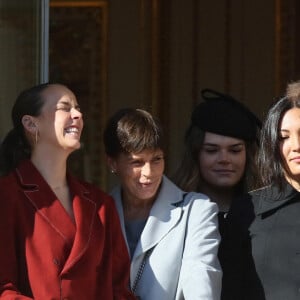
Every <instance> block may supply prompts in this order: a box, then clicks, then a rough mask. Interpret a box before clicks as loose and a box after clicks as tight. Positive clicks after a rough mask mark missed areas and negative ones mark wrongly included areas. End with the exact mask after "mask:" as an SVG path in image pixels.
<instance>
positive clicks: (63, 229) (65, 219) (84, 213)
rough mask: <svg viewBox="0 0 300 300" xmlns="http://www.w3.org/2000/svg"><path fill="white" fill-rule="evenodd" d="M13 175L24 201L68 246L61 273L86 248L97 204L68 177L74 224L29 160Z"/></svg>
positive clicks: (84, 189)
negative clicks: (66, 257)
mask: <svg viewBox="0 0 300 300" xmlns="http://www.w3.org/2000/svg"><path fill="white" fill-rule="evenodd" d="M16 175H17V178H18V179H19V182H20V185H21V188H22V189H23V192H24V194H25V196H26V198H27V199H28V200H29V202H30V203H31V204H32V205H33V206H34V207H35V209H36V212H37V213H38V214H39V215H40V216H41V217H42V218H44V220H45V221H46V222H47V223H48V224H49V226H51V227H52V228H53V229H54V231H55V232H56V233H57V234H59V235H60V236H61V237H62V238H63V239H64V240H65V241H66V244H67V245H69V249H70V254H69V257H68V259H67V261H66V263H65V266H64V269H63V272H64V271H65V270H67V269H69V268H70V267H71V266H73V265H74V264H75V263H76V261H78V260H79V259H80V257H81V256H82V255H83V253H84V252H85V250H86V249H87V248H88V245H89V241H90V236H91V230H92V225H93V223H94V220H95V217H96V203H95V202H94V201H93V200H92V199H91V196H90V191H89V190H87V189H86V188H85V187H84V186H83V185H82V184H80V183H79V181H78V180H76V179H75V178H74V177H72V176H71V175H68V176H67V181H68V184H69V187H70V190H71V191H72V195H73V210H74V217H75V223H76V225H75V224H74V223H73V221H72V220H71V218H70V217H69V215H68V213H67V212H66V211H65V209H64V208H63V206H62V205H61V203H60V202H59V200H58V199H57V197H56V195H55V194H54V193H53V191H52V190H51V188H50V187H49V185H48V184H47V182H46V181H45V180H44V178H43V177H42V176H41V175H40V173H39V172H38V170H37V169H36V168H35V166H34V165H33V164H32V163H31V161H29V160H26V161H23V162H22V163H21V164H20V165H19V166H18V167H17V168H16Z"/></svg>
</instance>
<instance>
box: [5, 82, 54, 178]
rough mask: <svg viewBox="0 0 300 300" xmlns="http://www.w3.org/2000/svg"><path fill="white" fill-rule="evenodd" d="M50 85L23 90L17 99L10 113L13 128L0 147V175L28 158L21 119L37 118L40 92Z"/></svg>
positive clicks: (28, 150)
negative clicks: (25, 116) (28, 116)
mask: <svg viewBox="0 0 300 300" xmlns="http://www.w3.org/2000/svg"><path fill="white" fill-rule="evenodd" d="M49 85H50V83H43V84H40V85H37V86H34V87H31V88H29V89H27V90H24V91H23V92H21V93H20V94H19V96H18V97H17V99H16V101H15V103H14V105H13V108H12V112H11V118H12V123H13V128H12V129H11V130H10V131H9V132H8V133H7V134H6V136H5V137H4V139H3V140H2V143H1V145H0V175H5V174H7V173H8V172H10V171H11V170H12V169H14V168H15V167H16V166H17V165H18V164H19V162H20V161H21V160H23V159H26V158H30V156H31V145H30V143H29V142H28V140H27V138H26V136H25V132H24V127H23V124H22V118H23V116H24V115H30V116H38V115H39V114H40V112H41V109H42V106H43V104H44V100H43V97H42V92H43V91H44V90H45V89H46V88H47V87H49Z"/></svg>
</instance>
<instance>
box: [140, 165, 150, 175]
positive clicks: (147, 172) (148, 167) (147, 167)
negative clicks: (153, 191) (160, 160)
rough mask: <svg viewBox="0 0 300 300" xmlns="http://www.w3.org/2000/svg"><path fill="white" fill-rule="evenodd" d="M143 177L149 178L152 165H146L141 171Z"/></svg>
mask: <svg viewBox="0 0 300 300" xmlns="http://www.w3.org/2000/svg"><path fill="white" fill-rule="evenodd" d="M141 174H142V176H145V177H149V176H150V175H151V165H150V163H145V164H144V165H143V167H142V170H141Z"/></svg>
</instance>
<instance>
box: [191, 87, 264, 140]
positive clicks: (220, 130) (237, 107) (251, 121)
mask: <svg viewBox="0 0 300 300" xmlns="http://www.w3.org/2000/svg"><path fill="white" fill-rule="evenodd" d="M201 96H202V98H203V100H204V101H203V102H201V103H199V104H198V105H197V106H196V107H195V109H194V111H193V113H192V120H191V121H192V126H197V127H198V128H200V129H201V130H203V131H208V132H212V133H216V134H220V135H225V136H231V137H235V138H239V139H242V140H245V141H252V140H253V141H254V140H255V139H256V138H257V132H258V130H259V129H260V128H261V121H260V120H259V119H258V118H257V117H256V115H255V114H253V113H252V112H251V111H250V110H249V109H248V108H247V107H246V106H245V105H243V104H242V103H241V102H238V101H237V100H235V99H234V98H232V97H231V96H229V95H225V94H222V93H220V92H216V91H214V90H211V89H204V90H202V91H201Z"/></svg>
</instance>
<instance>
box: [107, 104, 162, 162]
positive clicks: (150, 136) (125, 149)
mask: <svg viewBox="0 0 300 300" xmlns="http://www.w3.org/2000/svg"><path fill="white" fill-rule="evenodd" d="M103 140H104V146H105V152H106V154H107V155H108V156H110V157H114V158H116V157H117V156H118V155H119V154H121V153H139V152H141V151H143V150H146V149H153V150H155V149H161V150H163V151H164V138H163V131H162V128H161V125H160V124H159V122H158V121H157V120H155V119H154V117H153V116H152V115H151V114H150V113H149V112H147V111H145V110H142V109H135V108H123V109H120V110H118V111H117V112H116V113H115V114H114V115H112V116H111V118H110V119H109V120H108V121H107V124H106V127H105V129H104V135H103Z"/></svg>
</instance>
